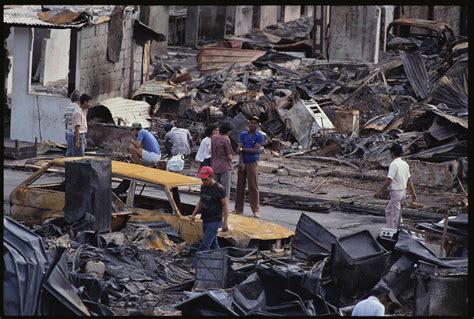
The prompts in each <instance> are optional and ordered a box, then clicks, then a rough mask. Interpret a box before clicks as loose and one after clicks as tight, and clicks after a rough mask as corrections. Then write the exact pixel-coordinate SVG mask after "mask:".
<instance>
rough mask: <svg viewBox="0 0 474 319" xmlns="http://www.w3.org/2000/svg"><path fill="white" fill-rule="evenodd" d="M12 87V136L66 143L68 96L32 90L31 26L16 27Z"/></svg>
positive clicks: (27, 139)
mask: <svg viewBox="0 0 474 319" xmlns="http://www.w3.org/2000/svg"><path fill="white" fill-rule="evenodd" d="M14 38H15V42H14V46H13V55H14V56H15V59H14V61H13V69H12V72H13V83H14V85H13V87H12V113H11V116H12V118H11V125H10V138H12V139H19V140H22V141H28V142H33V141H34V140H35V137H37V138H38V142H42V141H44V140H53V141H55V142H58V143H65V138H64V124H63V122H62V120H63V117H64V112H65V110H66V106H67V105H68V103H69V99H68V98H66V97H58V96H46V95H36V94H30V93H29V86H30V78H31V67H30V65H31V53H32V30H31V29H29V28H19V27H16V28H14Z"/></svg>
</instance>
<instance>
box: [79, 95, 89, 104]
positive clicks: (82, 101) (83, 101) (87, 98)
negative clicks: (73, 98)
mask: <svg viewBox="0 0 474 319" xmlns="http://www.w3.org/2000/svg"><path fill="white" fill-rule="evenodd" d="M90 100H92V97H91V96H90V95H87V94H85V93H84V94H82V95H81V97H80V98H79V102H80V103H81V104H84V103H85V102H89V101H90Z"/></svg>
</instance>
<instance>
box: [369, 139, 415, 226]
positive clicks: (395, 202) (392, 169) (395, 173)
mask: <svg viewBox="0 0 474 319" xmlns="http://www.w3.org/2000/svg"><path fill="white" fill-rule="evenodd" d="M402 153H403V149H402V147H401V146H400V145H399V144H393V145H392V147H390V156H391V158H392V162H391V163H390V166H389V168H388V175H387V178H386V179H385V183H384V184H383V186H382V188H381V189H379V190H378V191H377V192H376V193H375V194H374V198H380V195H381V194H382V192H383V191H385V189H386V188H387V187H389V186H390V201H389V202H388V204H387V207H386V208H385V218H386V220H387V227H388V228H393V229H397V228H398V225H399V223H400V211H401V207H402V206H401V202H402V200H404V199H405V196H406V189H407V187H408V188H409V189H410V194H411V195H412V198H413V201H414V202H416V194H415V188H414V186H413V182H412V180H411V175H410V168H409V166H408V164H407V162H405V161H403V160H402V159H401V158H400V156H402Z"/></svg>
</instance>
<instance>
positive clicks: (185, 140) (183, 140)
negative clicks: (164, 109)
mask: <svg viewBox="0 0 474 319" xmlns="http://www.w3.org/2000/svg"><path fill="white" fill-rule="evenodd" d="M164 129H165V132H166V134H165V148H166V152H167V153H168V154H169V155H171V156H175V155H178V154H182V155H189V154H190V153H191V147H192V145H193V140H192V137H191V133H189V131H188V130H187V129H185V128H178V127H174V126H173V124H171V123H166V124H165V125H164Z"/></svg>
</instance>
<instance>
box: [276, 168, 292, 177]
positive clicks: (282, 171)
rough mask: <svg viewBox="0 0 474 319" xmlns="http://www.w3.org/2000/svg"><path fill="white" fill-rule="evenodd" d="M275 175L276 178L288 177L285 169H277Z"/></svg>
mask: <svg viewBox="0 0 474 319" xmlns="http://www.w3.org/2000/svg"><path fill="white" fill-rule="evenodd" d="M276 174H277V175H278V176H288V175H290V174H289V173H288V171H287V170H286V168H279V169H277V171H276Z"/></svg>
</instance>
